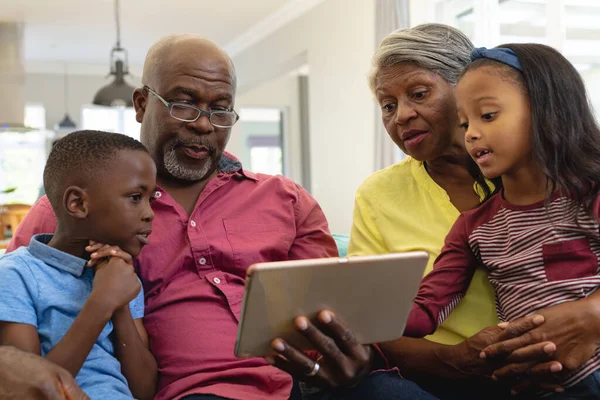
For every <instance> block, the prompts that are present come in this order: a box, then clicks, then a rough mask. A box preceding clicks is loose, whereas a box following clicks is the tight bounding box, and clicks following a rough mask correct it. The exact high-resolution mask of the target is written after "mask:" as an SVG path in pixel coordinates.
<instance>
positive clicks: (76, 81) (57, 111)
mask: <svg viewBox="0 0 600 400" xmlns="http://www.w3.org/2000/svg"><path fill="white" fill-rule="evenodd" d="M126 80H127V82H128V83H129V84H130V85H133V86H135V87H137V86H139V85H140V78H136V77H134V78H132V77H127V78H126ZM110 82H112V80H111V79H105V77H104V76H100V75H70V76H69V115H70V116H71V118H72V119H73V120H74V121H75V123H77V125H78V126H79V125H80V123H81V106H83V105H84V104H91V103H92V100H93V99H94V95H95V94H96V92H97V91H98V89H100V88H101V87H102V86H104V85H108V84H109V83H110ZM64 99H65V90H64V76H63V75H61V74H54V73H46V74H39V73H28V74H26V76H25V102H35V103H42V104H44V106H45V108H46V127H47V128H48V129H53V128H54V125H55V124H56V123H57V122H59V121H60V120H61V119H62V118H63V116H64V115H65V109H64V102H65V100H64Z"/></svg>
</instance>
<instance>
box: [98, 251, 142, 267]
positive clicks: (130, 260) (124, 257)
mask: <svg viewBox="0 0 600 400" xmlns="http://www.w3.org/2000/svg"><path fill="white" fill-rule="evenodd" d="M107 257H118V258H120V259H122V260H123V261H125V262H126V263H128V264H132V263H133V258H132V257H131V255H130V254H129V253H127V252H125V251H123V250H121V249H120V248H119V247H118V246H105V247H103V248H101V249H100V250H98V251H95V252H94V253H92V254H91V255H90V260H89V261H88V264H87V265H88V267H92V266H94V265H96V264H97V263H98V262H99V261H101V260H102V259H104V258H107Z"/></svg>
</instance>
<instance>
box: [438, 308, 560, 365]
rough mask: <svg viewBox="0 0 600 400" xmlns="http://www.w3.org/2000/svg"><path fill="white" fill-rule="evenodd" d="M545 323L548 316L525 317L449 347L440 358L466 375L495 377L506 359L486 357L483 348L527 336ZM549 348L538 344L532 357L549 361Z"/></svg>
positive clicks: (533, 349) (486, 329)
mask: <svg viewBox="0 0 600 400" xmlns="http://www.w3.org/2000/svg"><path fill="white" fill-rule="evenodd" d="M543 324H544V317H542V316H540V315H532V316H529V317H525V318H522V319H520V320H518V321H515V322H514V323H511V324H510V325H509V324H500V325H498V326H491V327H488V328H485V329H483V330H481V331H480V332H478V333H476V334H475V335H473V336H471V337H470V338H468V339H467V340H465V341H464V342H462V343H459V344H457V345H455V346H450V347H447V350H446V353H445V354H443V355H442V357H440V358H441V359H443V360H445V362H446V363H448V364H449V365H450V366H451V367H452V369H453V370H455V371H458V372H460V374H461V375H462V376H464V377H469V376H478V377H492V374H493V372H494V371H495V370H497V369H498V368H500V367H502V366H504V364H505V360H504V359H503V358H502V357H497V358H484V357H483V356H482V351H483V350H484V349H487V348H490V347H492V346H494V345H495V344H496V343H505V342H506V341H508V340H511V339H513V338H518V337H522V336H523V335H527V334H528V332H531V331H532V330H534V329H537V328H538V327H540V326H543ZM548 350H553V349H551V348H546V347H544V346H534V347H532V348H531V354H530V356H531V358H532V360H534V359H535V360H542V359H544V360H547V358H548V356H549V355H548Z"/></svg>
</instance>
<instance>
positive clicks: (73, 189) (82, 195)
mask: <svg viewBox="0 0 600 400" xmlns="http://www.w3.org/2000/svg"><path fill="white" fill-rule="evenodd" d="M88 201H89V196H88V194H87V192H86V191H85V190H84V189H82V188H80V187H79V186H69V187H68V188H67V190H65V194H64V196H63V206H64V208H65V210H66V211H67V213H68V214H69V215H70V216H71V217H73V218H75V219H85V218H87V216H88V207H89V204H88Z"/></svg>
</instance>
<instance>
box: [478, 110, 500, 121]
mask: <svg viewBox="0 0 600 400" xmlns="http://www.w3.org/2000/svg"><path fill="white" fill-rule="evenodd" d="M495 116H496V113H495V112H491V113H487V114H483V115H482V116H481V119H483V120H485V121H491V120H492V119H494V117H495Z"/></svg>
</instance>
